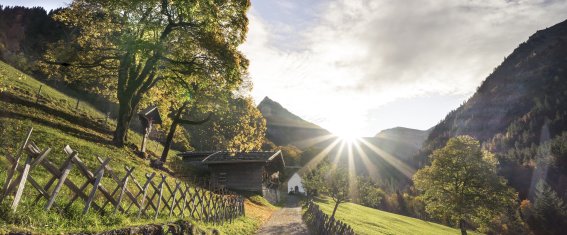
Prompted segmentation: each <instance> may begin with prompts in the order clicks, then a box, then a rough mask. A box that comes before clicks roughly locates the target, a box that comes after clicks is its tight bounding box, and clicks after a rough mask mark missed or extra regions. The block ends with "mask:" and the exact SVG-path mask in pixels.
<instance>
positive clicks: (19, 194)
mask: <svg viewBox="0 0 567 235" xmlns="http://www.w3.org/2000/svg"><path fill="white" fill-rule="evenodd" d="M31 161H32V157H31V155H29V156H28V158H27V159H26V164H25V166H24V171H23V172H22V174H21V177H20V183H18V191H16V196H15V197H14V202H12V210H13V211H14V212H15V211H16V208H18V203H20V199H21V198H22V193H23V192H24V187H25V185H26V181H27V179H28V174H29V172H30V168H31Z"/></svg>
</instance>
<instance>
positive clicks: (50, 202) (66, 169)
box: [45, 152, 78, 210]
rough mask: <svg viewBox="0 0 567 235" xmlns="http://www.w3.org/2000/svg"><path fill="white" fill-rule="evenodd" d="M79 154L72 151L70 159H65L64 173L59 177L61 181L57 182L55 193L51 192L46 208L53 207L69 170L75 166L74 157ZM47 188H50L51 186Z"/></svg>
mask: <svg viewBox="0 0 567 235" xmlns="http://www.w3.org/2000/svg"><path fill="white" fill-rule="evenodd" d="M77 154H78V153H77V152H74V153H72V154H71V156H70V157H69V160H68V161H65V162H66V165H65V169H64V170H63V174H61V177H59V182H57V185H56V186H55V189H53V193H51V197H50V198H49V201H47V205H45V210H49V208H51V206H52V205H53V203H54V202H55V197H57V194H59V190H61V187H62V186H63V183H64V182H65V180H66V179H67V176H68V175H69V172H70V171H71V168H72V167H73V160H72V159H73V158H75V157H76V156H77ZM47 189H49V187H48V188H47ZM47 189H46V191H47Z"/></svg>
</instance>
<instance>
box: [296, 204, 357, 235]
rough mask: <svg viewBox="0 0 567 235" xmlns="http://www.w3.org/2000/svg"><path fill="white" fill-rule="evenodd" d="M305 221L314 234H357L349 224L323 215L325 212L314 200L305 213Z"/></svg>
mask: <svg viewBox="0 0 567 235" xmlns="http://www.w3.org/2000/svg"><path fill="white" fill-rule="evenodd" d="M304 220H305V222H306V223H307V224H308V225H309V227H310V228H311V230H312V232H313V233H314V234H320V235H331V234H343V235H351V234H355V233H354V230H352V228H351V227H350V226H349V225H348V224H345V223H343V222H342V221H340V220H336V219H335V218H330V217H329V215H327V214H325V213H323V211H321V209H319V206H318V205H317V204H315V203H314V202H313V201H312V200H309V202H307V211H305V215H304Z"/></svg>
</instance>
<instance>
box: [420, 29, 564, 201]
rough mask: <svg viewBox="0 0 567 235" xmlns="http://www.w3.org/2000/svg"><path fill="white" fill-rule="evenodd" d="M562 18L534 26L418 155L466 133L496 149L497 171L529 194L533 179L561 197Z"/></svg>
mask: <svg viewBox="0 0 567 235" xmlns="http://www.w3.org/2000/svg"><path fill="white" fill-rule="evenodd" d="M565 55H567V21H564V22H561V23H559V24H557V25H554V26H552V27H550V28H547V29H544V30H540V31H538V32H536V33H535V34H533V35H532V36H530V37H529V39H528V40H527V41H526V42H524V43H522V44H520V45H519V46H518V47H517V48H516V49H515V50H514V51H513V52H512V54H511V55H509V56H508V57H507V58H505V60H504V62H503V63H502V64H501V65H500V66H498V67H497V68H496V69H495V70H494V72H493V73H492V74H490V75H489V76H488V77H487V78H486V80H485V81H484V82H483V83H482V84H481V85H480V86H479V87H478V90H477V91H476V93H475V94H474V95H473V96H472V97H471V98H470V99H469V100H468V101H466V102H465V103H464V104H463V105H461V106H460V107H459V108H457V109H456V110H454V111H452V112H450V113H449V114H448V115H447V116H446V117H445V119H444V120H442V121H441V122H440V123H439V124H438V125H436V126H435V127H434V128H433V129H432V130H431V134H430V135H429V137H428V139H427V140H426V141H425V143H424V146H423V148H422V150H421V154H419V155H418V157H417V158H418V159H417V161H418V162H419V163H417V164H418V165H423V164H425V163H426V162H427V158H426V157H425V156H427V155H429V154H430V153H431V152H432V151H433V150H434V149H437V148H439V147H442V146H443V145H444V144H445V143H446V142H447V140H448V139H449V138H451V137H454V136H457V135H470V136H473V137H475V138H477V139H479V140H480V141H481V142H482V144H483V146H485V147H486V148H487V149H489V150H490V151H492V152H494V153H496V155H497V157H498V159H499V160H500V163H501V171H500V173H501V174H502V175H504V176H505V177H506V178H508V180H509V182H510V184H511V185H512V186H513V187H515V188H516V189H517V190H518V191H519V192H520V197H521V198H526V197H531V196H532V195H533V187H534V185H535V184H536V183H537V181H538V180H540V179H543V180H546V181H547V183H548V184H550V185H551V186H552V187H553V188H554V189H555V190H556V191H558V194H559V195H567V194H566V193H567V141H566V140H567V56H565Z"/></svg>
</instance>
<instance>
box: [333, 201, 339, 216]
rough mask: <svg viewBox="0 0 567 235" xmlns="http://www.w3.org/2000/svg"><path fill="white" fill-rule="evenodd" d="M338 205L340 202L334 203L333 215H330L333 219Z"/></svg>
mask: <svg viewBox="0 0 567 235" xmlns="http://www.w3.org/2000/svg"><path fill="white" fill-rule="evenodd" d="M340 203H341V202H340V201H337V202H335V208H334V209H333V214H332V215H331V218H335V212H337V208H339V204H340Z"/></svg>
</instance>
